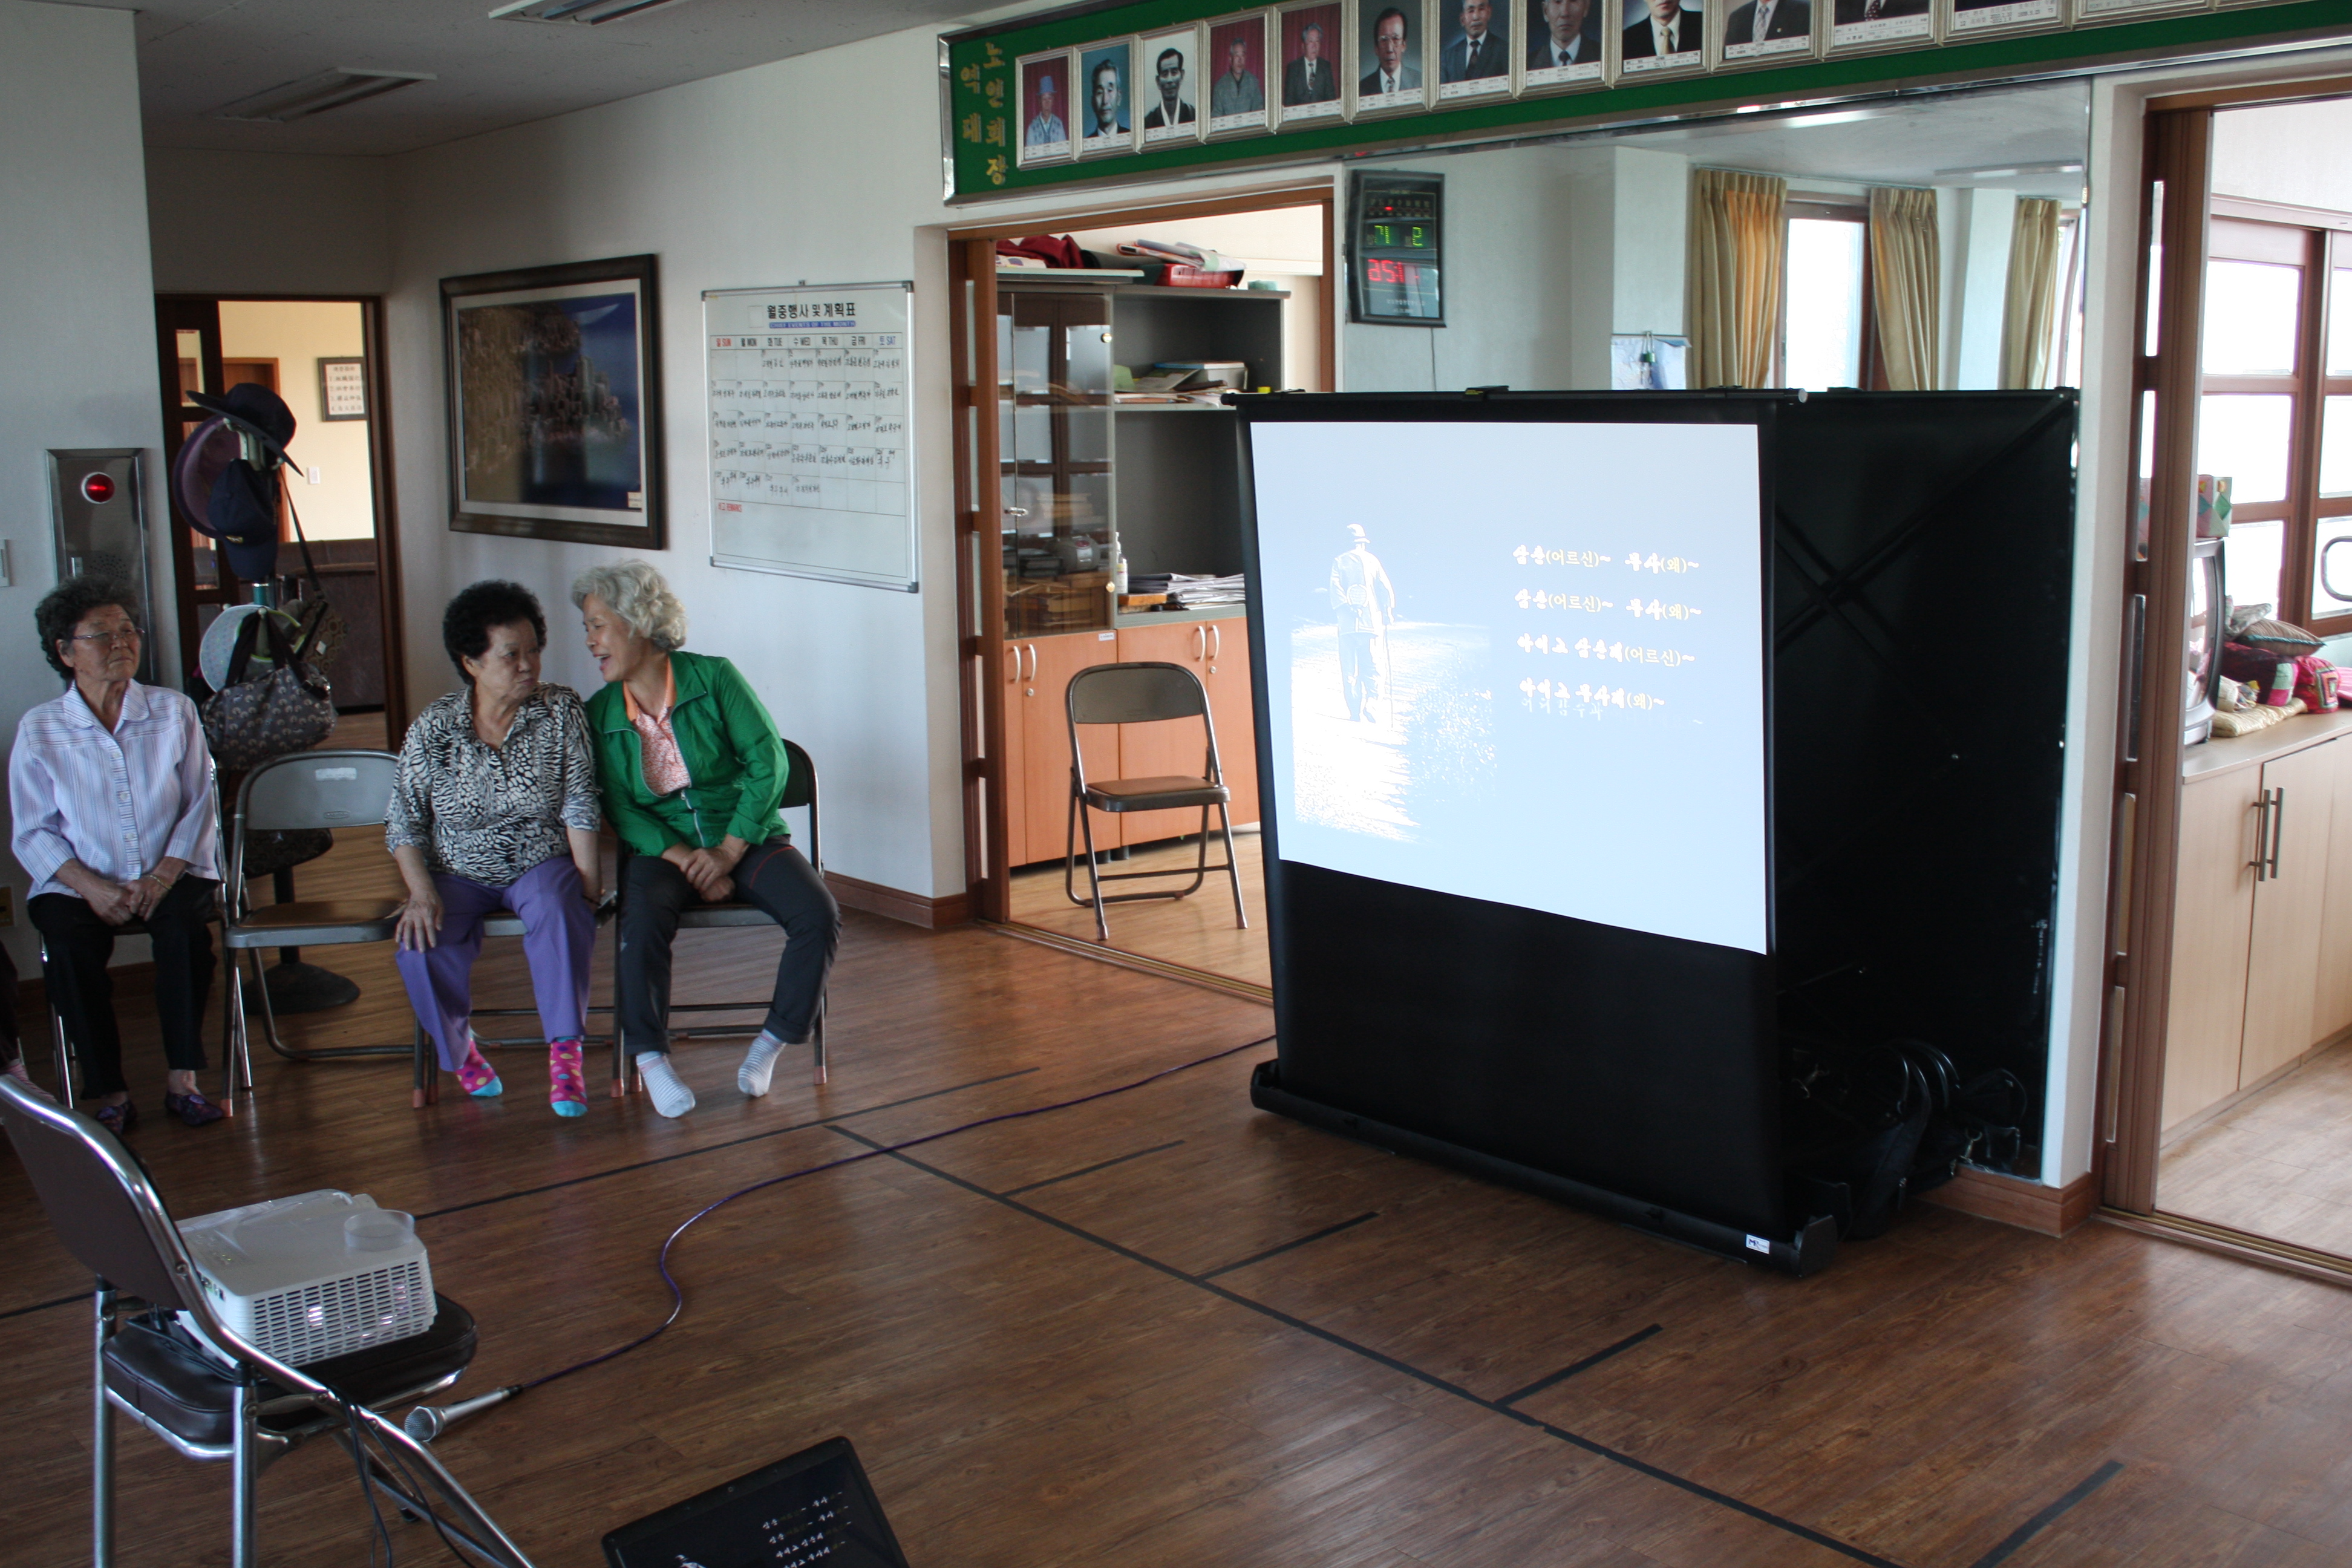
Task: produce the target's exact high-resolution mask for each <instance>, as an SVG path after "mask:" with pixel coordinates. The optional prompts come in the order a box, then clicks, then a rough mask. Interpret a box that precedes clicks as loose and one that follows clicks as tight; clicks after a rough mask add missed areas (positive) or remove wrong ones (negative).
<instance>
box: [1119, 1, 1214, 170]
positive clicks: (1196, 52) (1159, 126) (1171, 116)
mask: <svg viewBox="0 0 2352 1568" xmlns="http://www.w3.org/2000/svg"><path fill="white" fill-rule="evenodd" d="M1137 64H1138V66H1139V71H1140V75H1139V79H1138V80H1137V82H1136V98H1137V99H1138V100H1139V101H1138V102H1137V103H1136V104H1135V105H1134V106H1133V107H1134V109H1135V110H1140V111H1141V112H1142V115H1143V144H1144V145H1145V146H1147V147H1156V146H1159V145H1160V144H1161V143H1162V142H1198V141H1199V140H1200V139H1201V132H1202V131H1203V130H1205V129H1207V127H1206V125H1205V124H1204V122H1203V121H1202V117H1201V29H1200V28H1198V27H1186V28H1183V29H1182V30H1181V31H1179V32H1173V33H1153V34H1151V35H1150V36H1149V37H1146V38H1145V39H1144V40H1143V42H1142V45H1141V47H1139V50H1138V51H1137Z"/></svg>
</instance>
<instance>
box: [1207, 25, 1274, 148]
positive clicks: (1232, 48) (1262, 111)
mask: <svg viewBox="0 0 2352 1568" xmlns="http://www.w3.org/2000/svg"><path fill="white" fill-rule="evenodd" d="M1267 16H1268V13H1266V12H1264V11H1259V12H1255V13H1254V14H1252V15H1250V16H1242V17H1237V18H1235V19H1234V20H1233V21H1230V22H1219V23H1217V24H1216V25H1215V26H1212V27H1211V28H1210V29H1209V58H1208V64H1207V69H1209V70H1211V71H1213V72H1215V73H1216V74H1215V75H1213V76H1212V77H1211V78H1210V79H1209V134H1210V135H1212V136H1238V135H1242V134H1244V133H1246V132H1253V131H1264V130H1266V129H1267V128H1268V127H1270V126H1271V125H1272V124H1273V123H1274V119H1273V102H1274V100H1272V99H1270V98H1268V97H1267V96H1266V91H1265V39H1266V17H1267Z"/></svg>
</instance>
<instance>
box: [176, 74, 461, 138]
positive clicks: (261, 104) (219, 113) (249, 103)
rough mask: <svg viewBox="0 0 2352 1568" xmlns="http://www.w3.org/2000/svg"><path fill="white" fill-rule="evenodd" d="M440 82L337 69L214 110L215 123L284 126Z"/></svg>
mask: <svg viewBox="0 0 2352 1568" xmlns="http://www.w3.org/2000/svg"><path fill="white" fill-rule="evenodd" d="M438 79H439V78H437V77H436V76H435V75H434V74H433V73H432V72H431V71H383V70H366V69H362V68H360V67H357V66H337V67H336V68H334V69H332V70H326V71H320V73H319V74H318V75H316V76H306V77H304V78H302V79H300V80H299V81H289V82H284V83H281V84H279V85H278V86H277V87H273V88H271V89H269V90H268V91H267V92H257V93H255V94H254V95H253V96H251V97H250V98H240V99H238V100H236V102H235V103H230V104H226V105H224V106H222V107H221V108H219V109H215V110H213V113H212V117H213V118H214V119H215V120H247V121H260V122H262V123H263V124H268V125H283V124H285V123H286V122H287V121H289V120H301V119H305V118H307V117H308V116H310V115H313V114H324V113H325V112H326V111H327V110H330V109H341V108H342V107H343V106H344V105H345V104H347V103H357V102H359V101H360V100H362V99H365V98H377V97H381V96H382V95H383V94H384V93H387V92H396V91H398V90H399V89H402V88H404V87H415V85H416V84H417V83H418V82H420V81H437V80H438Z"/></svg>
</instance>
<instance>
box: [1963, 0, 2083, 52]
mask: <svg viewBox="0 0 2352 1568" xmlns="http://www.w3.org/2000/svg"><path fill="white" fill-rule="evenodd" d="M1937 5H1941V6H1942V7H1943V8H1944V41H1945V42H1946V43H1953V44H1957V43H1961V42H1965V41H1966V40H1968V39H1969V38H1975V37H1986V36H1987V35H1990V34H1994V33H2024V32H2045V31H2048V30H2049V29H2051V28H2053V27H2063V26H2065V25H2066V0H1937Z"/></svg>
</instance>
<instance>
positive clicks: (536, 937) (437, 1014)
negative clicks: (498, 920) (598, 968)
mask: <svg viewBox="0 0 2352 1568" xmlns="http://www.w3.org/2000/svg"><path fill="white" fill-rule="evenodd" d="M433 887H434V889H435V891H436V892H438V893H439V894H440V895H441V932H440V936H439V938H438V940H437V942H436V944H435V945H434V946H432V947H428V948H426V949H425V951H424V952H409V951H408V950H406V949H405V948H402V949H399V950H397V951H395V952H394V955H393V956H394V961H395V962H397V963H399V965H400V978H401V979H402V981H403V982H404V983H405V984H407V986H408V1000H409V1004H410V1005H412V1006H414V1007H415V1009H416V1016H418V1017H419V1018H422V1019H423V1020H424V1021H425V1028H426V1029H428V1030H429V1031H431V1033H432V1036H433V1043H434V1044H435V1045H436V1046H438V1047H440V1048H441V1067H442V1070H444V1071H445V1072H455V1071H457V1066H458V1064H459V1063H461V1062H463V1061H464V1060H465V1059H466V1020H467V1018H469V1017H471V1016H473V1011H474V959H475V957H476V956H477V955H478V954H479V953H480V952H481V951H482V921H484V920H485V919H486V918H488V916H489V915H490V914H492V913H494V912H495V911H497V910H513V911H514V912H515V913H516V914H518V915H520V916H521V917H522V923H523V928H524V930H523V938H522V956H523V961H524V962H525V963H529V964H530V989H531V993H532V994H533V995H534V996H535V997H536V998H537V999H538V1002H539V1021H540V1023H541V1025H542V1026H545V1028H546V1030H547V1037H548V1039H550V1040H551V1041H552V1040H576V1039H578V1038H579V1037H581V1036H582V1035H583V1033H585V1032H586V1030H585V1025H586V1020H587V1016H588V958H589V954H590V953H591V952H593V951H594V949H595V945H596V914H595V911H594V910H591V909H590V908H589V907H588V900H587V899H586V897H585V896H584V895H583V891H582V889H581V887H580V869H579V868H578V867H576V866H574V865H572V858H571V857H570V856H568V855H558V856H556V857H555V858H552V859H549V860H541V862H540V863H539V864H538V865H536V866H533V867H532V868H530V870H528V871H525V872H524V873H523V874H522V875H521V876H520V877H519V878H517V879H515V880H514V881H513V882H512V883H510V884H509V885H508V886H506V887H503V888H486V887H484V886H483V885H482V884H481V883H479V882H473V881H468V880H467V879H465V878H463V877H446V876H443V875H441V874H440V873H439V872H436V873H435V874H434V877H433Z"/></svg>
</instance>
